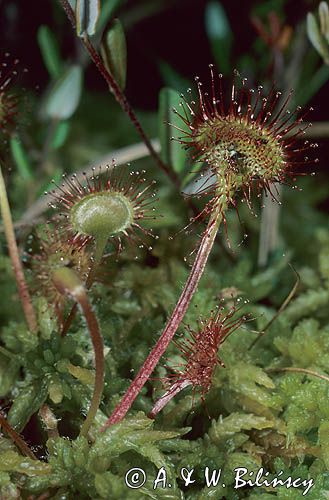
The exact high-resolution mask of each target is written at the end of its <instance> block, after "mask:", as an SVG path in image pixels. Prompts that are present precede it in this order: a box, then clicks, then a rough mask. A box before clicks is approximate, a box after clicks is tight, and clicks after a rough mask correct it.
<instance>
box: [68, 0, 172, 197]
mask: <svg viewBox="0 0 329 500" xmlns="http://www.w3.org/2000/svg"><path fill="white" fill-rule="evenodd" d="M59 1H60V3H61V5H62V7H63V9H64V11H65V13H66V15H67V17H68V19H69V20H70V22H71V24H72V26H73V28H75V24H76V23H75V14H74V12H73V10H72V8H71V6H70V4H69V2H68V0H59ZM81 41H82V42H83V44H84V46H85V48H86V50H87V51H88V53H89V55H90V57H91V59H92V61H93V62H94V64H95V65H96V67H97V69H98V71H99V72H100V74H101V75H102V77H103V78H104V80H105V81H106V83H107V84H108V86H109V88H110V91H111V92H112V94H113V95H114V97H115V99H116V101H117V102H118V103H119V104H120V106H121V108H122V110H123V111H124V112H125V113H126V114H127V115H128V117H129V119H130V121H131V123H132V124H133V125H134V127H135V128H136V130H137V132H138V134H139V136H140V137H141V139H142V141H143V142H144V144H145V145H146V147H147V149H148V150H149V152H150V155H151V156H152V158H153V159H154V160H155V161H156V163H157V164H158V165H159V167H160V168H161V169H162V170H163V171H164V172H165V174H166V175H167V176H168V177H169V178H170V179H171V180H172V182H173V183H174V184H175V185H176V187H178V188H179V187H180V181H179V178H178V177H177V175H176V173H175V172H174V171H173V170H171V169H170V168H169V167H168V165H166V164H165V163H164V162H163V161H162V160H161V158H160V156H159V155H158V153H157V152H156V150H155V149H154V147H153V145H152V143H151V141H150V139H149V138H148V137H147V135H146V133H145V132H144V129H143V127H142V125H141V123H140V122H139V120H138V118H137V116H136V114H135V112H134V110H133V109H132V107H131V105H130V103H129V101H128V100H127V98H126V96H125V94H124V93H123V92H122V90H121V88H120V87H119V85H118V83H117V81H116V79H115V78H114V77H113V75H111V73H109V71H108V70H107V68H106V67H105V65H104V63H103V61H102V59H101V57H100V56H99V54H98V53H97V51H96V50H95V48H94V46H93V44H92V43H91V42H90V39H89V37H88V35H87V34H85V35H84V36H83V38H81Z"/></svg>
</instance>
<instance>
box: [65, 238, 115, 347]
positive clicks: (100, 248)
mask: <svg viewBox="0 0 329 500" xmlns="http://www.w3.org/2000/svg"><path fill="white" fill-rule="evenodd" d="M106 242H107V241H106V240H105V241H100V242H96V251H95V257H94V259H93V263H92V266H91V269H90V271H89V274H88V276H87V280H86V283H85V287H86V289H87V290H89V289H90V288H91V286H92V284H93V282H94V279H95V274H96V272H97V269H98V266H99V264H100V262H101V260H102V257H103V253H104V250H105V247H106ZM77 308H78V306H77V303H75V304H74V305H73V306H72V308H71V311H70V313H69V315H68V317H67V318H66V320H65V323H64V325H63V328H62V332H61V334H62V337H64V336H65V335H66V334H67V332H68V331H69V328H70V326H71V325H72V322H73V320H74V318H75V315H76V312H77Z"/></svg>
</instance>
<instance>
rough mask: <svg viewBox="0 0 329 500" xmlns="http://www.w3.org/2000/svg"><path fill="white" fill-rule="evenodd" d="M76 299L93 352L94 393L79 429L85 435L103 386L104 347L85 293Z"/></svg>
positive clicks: (94, 413) (96, 407) (98, 403)
mask: <svg viewBox="0 0 329 500" xmlns="http://www.w3.org/2000/svg"><path fill="white" fill-rule="evenodd" d="M77 300H78V301H79V305H80V307H81V309H82V311H83V314H84V316H85V318H86V321H87V325H88V329H89V332H90V336H91V340H92V343H93V347H94V352H95V385H94V393H93V396H92V399H91V403H90V407H89V411H88V414H87V417H86V420H85V421H84V423H83V424H82V427H81V430H80V435H81V436H86V435H87V434H88V430H89V427H90V426H91V424H92V422H93V420H94V418H95V415H96V413H97V410H98V407H99V405H100V403H101V398H102V393H103V387H104V347H103V338H102V335H101V332H100V329H99V325H98V321H97V318H96V315H95V313H94V311H93V310H92V307H91V305H90V302H89V300H88V297H87V294H86V293H84V294H82V295H80V297H79V299H78V298H77Z"/></svg>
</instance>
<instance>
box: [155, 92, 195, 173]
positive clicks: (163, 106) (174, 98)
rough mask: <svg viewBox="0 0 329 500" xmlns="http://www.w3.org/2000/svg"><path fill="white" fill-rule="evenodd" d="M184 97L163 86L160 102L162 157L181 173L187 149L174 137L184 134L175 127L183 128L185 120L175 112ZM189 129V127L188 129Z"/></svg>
mask: <svg viewBox="0 0 329 500" xmlns="http://www.w3.org/2000/svg"><path fill="white" fill-rule="evenodd" d="M181 102H182V98H181V96H180V94H179V93H178V92H176V91H175V90H173V89H170V88H167V87H165V88H163V89H162V90H161V91H160V103H159V137H160V144H161V155H162V159H163V161H164V162H165V163H167V164H168V165H171V166H172V167H173V169H174V170H175V172H177V173H180V172H182V171H183V169H184V167H185V163H186V159H187V156H188V153H187V151H186V150H185V149H184V148H182V145H181V144H180V143H179V142H178V141H177V140H173V139H172V137H176V138H177V136H178V135H180V136H181V135H184V134H183V132H179V134H178V131H177V130H176V129H175V127H174V126H175V125H177V127H179V128H181V129H182V128H183V126H184V123H183V121H182V120H181V119H180V118H179V117H178V116H177V114H176V113H175V112H174V109H177V111H178V112H179V109H180V108H181V106H180V103H181ZM186 131H188V129H186Z"/></svg>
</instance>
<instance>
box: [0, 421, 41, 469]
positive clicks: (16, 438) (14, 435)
mask: <svg viewBox="0 0 329 500" xmlns="http://www.w3.org/2000/svg"><path fill="white" fill-rule="evenodd" d="M0 427H2V428H3V429H4V431H5V432H6V433H7V434H8V436H10V438H11V439H12V440H13V442H14V443H15V445H16V446H17V448H19V449H20V451H21V452H22V453H23V455H25V456H26V457H29V458H32V459H33V460H37V457H36V456H35V454H34V453H33V451H32V450H31V448H30V447H29V446H28V445H27V444H26V443H25V441H24V439H23V438H22V437H21V436H20V435H19V434H18V432H16V431H15V430H14V429H13V428H12V426H11V425H10V424H9V423H8V421H7V419H6V418H5V417H4V416H3V415H2V413H1V412H0Z"/></svg>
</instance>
